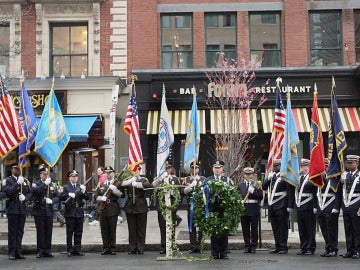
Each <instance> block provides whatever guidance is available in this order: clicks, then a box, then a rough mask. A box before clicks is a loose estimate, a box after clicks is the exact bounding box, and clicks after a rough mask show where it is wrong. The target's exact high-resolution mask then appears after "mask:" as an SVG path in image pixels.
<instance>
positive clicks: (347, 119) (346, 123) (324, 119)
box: [319, 107, 360, 132]
mask: <svg viewBox="0 0 360 270" xmlns="http://www.w3.org/2000/svg"><path fill="white" fill-rule="evenodd" d="M319 112H320V113H319V118H320V125H321V130H322V131H323V132H327V131H328V130H329V126H330V109H329V108H319ZM339 115H340V119H341V123H342V125H343V128H344V131H345V132H349V131H352V132H355V131H360V108H355V107H349V108H339Z"/></svg>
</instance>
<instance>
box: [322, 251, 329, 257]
mask: <svg viewBox="0 0 360 270" xmlns="http://www.w3.org/2000/svg"><path fill="white" fill-rule="evenodd" d="M329 253H330V252H327V251H325V252H324V253H323V254H321V255H320V257H328V254H329Z"/></svg>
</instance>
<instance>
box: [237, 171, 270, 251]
mask: <svg viewBox="0 0 360 270" xmlns="http://www.w3.org/2000/svg"><path fill="white" fill-rule="evenodd" d="M254 172H255V170H254V168H251V167H245V168H244V169H243V177H244V178H243V181H240V182H239V184H238V187H237V189H238V191H239V192H240V194H241V197H242V198H243V204H244V206H245V212H244V215H243V216H242V217H241V227H242V232H243V237H244V242H245V250H244V253H255V252H256V247H257V245H258V239H259V217H260V202H261V200H262V199H263V196H264V195H263V190H262V188H261V186H260V187H259V186H258V185H257V182H256V179H254Z"/></svg>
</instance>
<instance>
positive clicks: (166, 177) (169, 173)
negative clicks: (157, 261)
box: [152, 163, 180, 254]
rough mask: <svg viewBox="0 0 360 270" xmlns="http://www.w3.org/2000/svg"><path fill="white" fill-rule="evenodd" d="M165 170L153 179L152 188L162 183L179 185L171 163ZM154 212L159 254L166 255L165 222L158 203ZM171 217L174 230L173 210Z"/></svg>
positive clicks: (174, 214) (174, 217)
mask: <svg viewBox="0 0 360 270" xmlns="http://www.w3.org/2000/svg"><path fill="white" fill-rule="evenodd" d="M165 170H166V171H165V172H164V174H163V175H162V176H161V177H159V178H155V179H154V181H153V183H152V185H153V187H157V186H158V185H160V184H163V183H166V184H170V185H179V184H180V181H179V178H178V177H176V176H175V170H174V166H173V165H172V164H171V163H166V165H165ZM156 210H157V212H158V223H159V228H160V245H161V250H160V254H166V220H165V218H164V217H163V215H162V213H161V209H160V206H159V202H158V201H157V202H156ZM171 217H172V223H173V228H175V222H176V210H173V211H172V212H171ZM174 237H175V229H174V230H173V238H174Z"/></svg>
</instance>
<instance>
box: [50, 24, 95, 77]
mask: <svg viewBox="0 0 360 270" xmlns="http://www.w3.org/2000/svg"><path fill="white" fill-rule="evenodd" d="M50 38H51V41H50V44H51V48H52V50H51V54H50V57H51V59H50V62H51V65H52V68H51V69H50V70H51V72H50V74H51V75H53V76H56V77H60V76H61V75H64V76H66V77H80V76H81V75H82V74H83V75H87V72H88V46H87V44H88V27H87V24H75V23H74V24H52V25H51V36H50Z"/></svg>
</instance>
